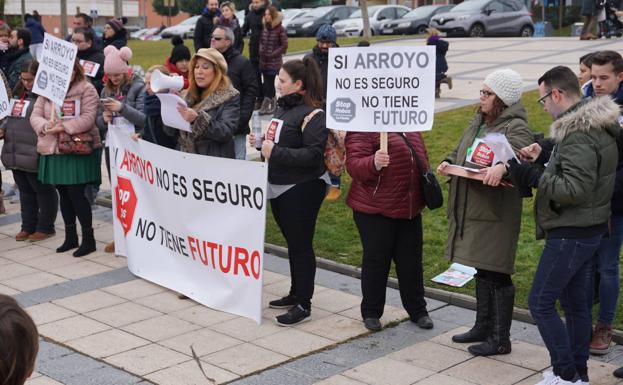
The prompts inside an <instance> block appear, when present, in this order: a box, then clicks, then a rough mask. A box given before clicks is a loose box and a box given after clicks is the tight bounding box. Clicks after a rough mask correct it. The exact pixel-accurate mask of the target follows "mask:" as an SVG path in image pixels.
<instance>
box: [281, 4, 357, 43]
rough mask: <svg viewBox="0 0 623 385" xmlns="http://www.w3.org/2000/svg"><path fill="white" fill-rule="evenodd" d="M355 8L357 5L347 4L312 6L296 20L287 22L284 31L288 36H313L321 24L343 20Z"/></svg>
mask: <svg viewBox="0 0 623 385" xmlns="http://www.w3.org/2000/svg"><path fill="white" fill-rule="evenodd" d="M356 10H357V7H351V6H348V5H328V6H324V7H318V8H314V9H312V10H311V11H309V12H307V13H306V14H304V15H303V16H301V17H299V18H297V19H296V20H292V21H291V22H290V23H289V24H288V27H287V28H286V32H287V33H288V36H315V35H316V32H317V31H318V28H320V26H321V25H324V24H333V23H335V22H336V21H338V20H344V19H346V18H347V17H349V16H350V15H351V14H352V13H353V12H355V11H356Z"/></svg>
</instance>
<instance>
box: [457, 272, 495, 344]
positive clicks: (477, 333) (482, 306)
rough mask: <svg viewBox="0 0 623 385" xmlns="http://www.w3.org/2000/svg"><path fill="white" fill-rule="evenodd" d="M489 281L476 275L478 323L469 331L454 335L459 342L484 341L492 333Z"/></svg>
mask: <svg viewBox="0 0 623 385" xmlns="http://www.w3.org/2000/svg"><path fill="white" fill-rule="evenodd" d="M492 290H493V288H492V287H491V284H490V283H489V282H488V281H485V280H483V279H478V277H476V323H475V324H474V327H472V328H471V329H470V330H469V331H467V332H465V333H463V334H457V335H455V336H452V341H454V342H459V343H471V342H482V341H484V340H486V339H487V336H488V335H489V334H490V333H491V291H492Z"/></svg>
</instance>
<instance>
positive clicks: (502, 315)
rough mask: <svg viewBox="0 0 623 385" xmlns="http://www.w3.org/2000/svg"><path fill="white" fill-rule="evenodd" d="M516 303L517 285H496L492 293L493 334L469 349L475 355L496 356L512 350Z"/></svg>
mask: <svg viewBox="0 0 623 385" xmlns="http://www.w3.org/2000/svg"><path fill="white" fill-rule="evenodd" d="M514 304H515V286H512V285H511V286H506V287H497V288H496V287H494V288H493V293H492V295H491V321H492V325H491V326H492V327H491V334H490V335H489V336H488V337H487V339H486V340H485V342H483V343H481V344H478V345H472V346H470V347H469V348H467V350H469V352H470V353H472V354H473V355H475V356H494V355H497V354H508V353H510V352H511V340H510V334H511V333H510V332H511V323H512V321H513V305H514Z"/></svg>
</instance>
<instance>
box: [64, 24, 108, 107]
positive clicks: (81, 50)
mask: <svg viewBox="0 0 623 385" xmlns="http://www.w3.org/2000/svg"><path fill="white" fill-rule="evenodd" d="M94 39H95V36H94V35H93V32H92V31H91V30H89V29H87V28H77V29H75V30H74V33H73V35H71V42H72V43H74V44H75V45H77V46H78V59H79V60H80V61H81V64H82V68H83V69H84V75H85V76H86V77H87V78H88V79H89V80H90V81H91V84H93V86H95V89H96V90H97V94H98V95H99V94H101V92H102V88H104V84H103V82H102V78H103V77H104V53H103V52H102V51H101V50H99V49H97V48H96V47H95V40H94Z"/></svg>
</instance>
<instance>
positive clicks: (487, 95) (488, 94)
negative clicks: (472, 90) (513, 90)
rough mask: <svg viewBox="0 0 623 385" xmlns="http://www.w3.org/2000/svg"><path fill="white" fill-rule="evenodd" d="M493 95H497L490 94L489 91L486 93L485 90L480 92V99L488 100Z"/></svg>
mask: <svg viewBox="0 0 623 385" xmlns="http://www.w3.org/2000/svg"><path fill="white" fill-rule="evenodd" d="M491 95H495V94H494V93H493V92H489V91H485V90H480V97H483V96H484V97H485V98H488V97H489V96H491Z"/></svg>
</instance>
